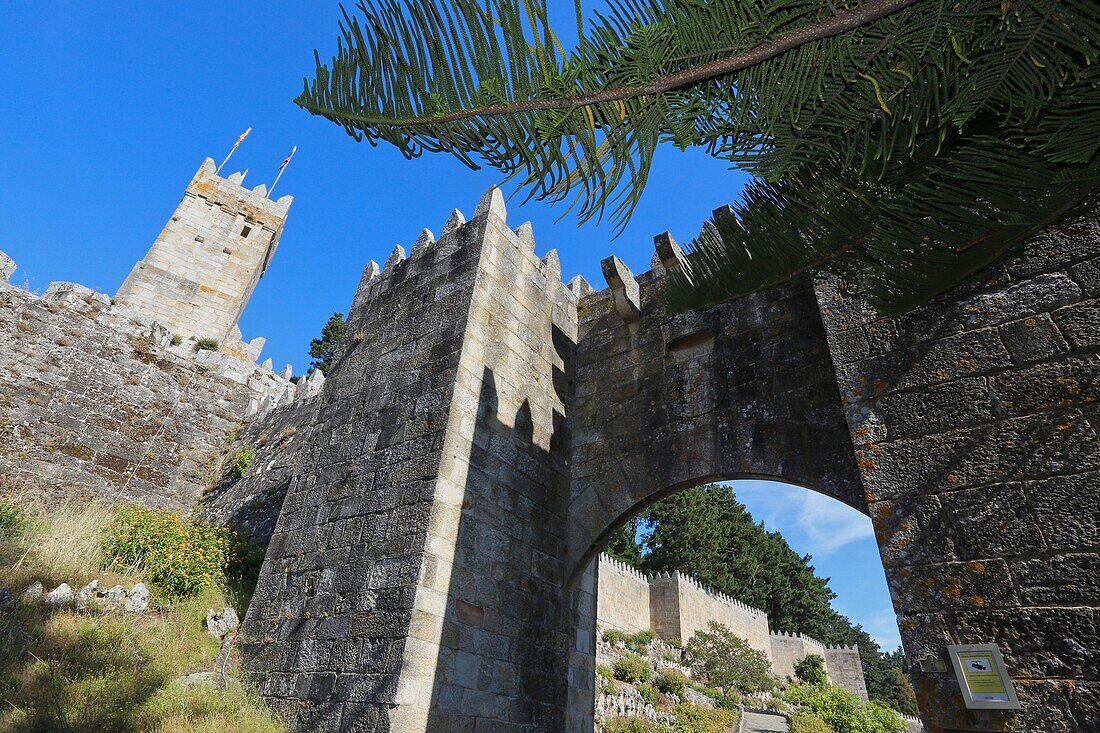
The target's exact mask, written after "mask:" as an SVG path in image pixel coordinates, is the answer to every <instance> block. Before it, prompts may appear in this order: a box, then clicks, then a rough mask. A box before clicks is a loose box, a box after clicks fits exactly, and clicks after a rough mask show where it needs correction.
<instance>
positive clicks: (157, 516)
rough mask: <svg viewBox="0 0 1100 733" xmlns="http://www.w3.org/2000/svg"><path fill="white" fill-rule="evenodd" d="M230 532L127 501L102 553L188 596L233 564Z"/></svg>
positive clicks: (123, 569)
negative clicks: (128, 504)
mask: <svg viewBox="0 0 1100 733" xmlns="http://www.w3.org/2000/svg"><path fill="white" fill-rule="evenodd" d="M230 548H231V534H230V532H229V531H228V530H226V529H223V528H221V527H215V526H213V525H211V524H207V523H205V522H198V521H192V520H189V519H180V518H179V517H178V516H176V515H175V514H172V513H171V512H162V511H157V510H154V509H144V508H141V507H136V506H126V507H123V508H121V509H119V510H118V513H117V514H116V515H115V519H114V522H113V523H112V525H111V526H110V527H109V528H108V530H107V534H106V536H105V538H104V540H103V549H104V555H105V557H106V558H108V562H109V563H110V565H111V566H112V567H114V568H116V569H118V570H119V571H120V572H126V571H129V570H131V569H134V568H139V569H140V570H141V571H142V572H143V573H144V574H145V575H146V577H148V578H149V580H151V581H152V582H153V583H156V584H157V585H158V586H160V587H161V588H162V589H164V590H165V591H166V592H168V593H170V594H172V595H176V596H189V595H194V594H195V593H197V592H199V591H200V590H201V589H202V588H203V587H205V586H208V585H211V584H213V583H215V582H218V581H221V580H222V579H223V578H224V576H225V571H226V568H227V566H228V564H229V555H230Z"/></svg>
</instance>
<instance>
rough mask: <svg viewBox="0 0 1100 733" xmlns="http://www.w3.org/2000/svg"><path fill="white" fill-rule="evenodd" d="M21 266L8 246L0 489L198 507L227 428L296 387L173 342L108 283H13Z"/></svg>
mask: <svg viewBox="0 0 1100 733" xmlns="http://www.w3.org/2000/svg"><path fill="white" fill-rule="evenodd" d="M14 269H15V265H14V263H13V262H12V261H11V260H10V258H8V257H7V256H5V255H0V435H2V438H0V489H4V490H18V491H29V492H31V493H33V494H36V495H39V496H42V497H45V498H51V497H52V498H57V497H62V496H64V497H67V498H74V497H87V498H98V499H102V500H107V501H130V502H139V503H142V504H145V505H148V506H153V507H159V508H165V509H171V510H173V511H179V512H187V511H189V510H190V509H191V508H192V507H194V506H195V504H196V501H197V500H198V498H199V497H200V496H201V494H202V493H203V491H204V490H205V489H206V488H207V487H208V486H209V485H211V483H212V482H213V480H214V479H215V478H216V477H215V476H214V475H213V474H214V472H215V471H216V470H217V466H218V462H219V457H220V456H221V454H222V453H223V451H224V446H225V444H226V437H227V436H228V435H230V434H232V433H233V431H235V430H237V429H238V428H239V427H240V426H241V424H242V422H243V420H244V418H245V416H246V415H247V414H248V413H249V412H250V411H251V412H255V411H257V410H259V409H261V406H264V407H270V406H272V405H273V404H274V403H275V402H276V401H277V400H278V399H280V398H282V399H290V397H291V395H292V394H293V392H292V390H293V389H294V385H292V384H290V383H289V382H288V381H287V380H286V379H285V378H283V377H282V376H280V375H277V374H274V373H273V372H272V371H271V370H270V369H269V368H266V367H263V368H261V367H258V366H256V365H255V364H252V363H249V362H246V361H242V360H240V359H237V358H234V357H232V356H229V355H227V354H224V353H220V352H215V351H199V352H195V351H193V350H192V349H191V347H190V346H189V345H188V344H186V343H181V344H176V345H173V344H172V334H171V333H169V332H168V331H167V330H166V329H164V328H162V327H160V326H158V325H156V324H143V323H139V322H136V321H134V320H133V319H132V317H131V316H132V314H131V313H130V312H129V311H127V310H126V309H123V308H120V307H116V306H113V305H112V304H111V300H110V298H108V297H107V296H106V295H103V294H102V293H96V292H94V291H92V290H89V289H88V288H85V287H82V286H80V285H74V284H71V283H53V284H51V285H50V286H49V287H48V288H47V290H46V292H45V293H44V294H43V295H42V296H41V297H38V296H36V295H34V294H32V293H29V292H27V291H25V290H22V289H20V288H17V287H14V286H12V285H10V284H8V277H9V276H10V275H11V272H12V271H13V270H14Z"/></svg>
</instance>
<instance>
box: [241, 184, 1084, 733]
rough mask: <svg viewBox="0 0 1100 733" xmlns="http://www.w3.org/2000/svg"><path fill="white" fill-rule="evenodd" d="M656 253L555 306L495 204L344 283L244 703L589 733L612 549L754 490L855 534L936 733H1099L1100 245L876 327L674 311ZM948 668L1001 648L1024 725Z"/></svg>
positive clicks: (665, 257) (615, 269)
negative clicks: (333, 353) (335, 346)
mask: <svg viewBox="0 0 1100 733" xmlns="http://www.w3.org/2000/svg"><path fill="white" fill-rule="evenodd" d="M656 245H657V246H656V250H657V255H656V256H655V258H654V262H653V265H652V269H651V270H650V272H647V273H643V274H641V275H639V276H635V275H633V274H632V273H631V272H630V270H629V269H628V268H627V267H626V265H625V264H624V263H622V262H621V261H619V260H618V259H617V258H608V259H607V260H605V261H604V263H603V270H604V274H605V277H606V279H607V282H608V286H609V287H608V288H607V289H605V290H602V291H599V292H596V291H594V290H593V289H592V288H591V287H590V286H589V285H588V284H587V283H586V282H584V280H583V279H582V278H575V279H574V280H573V281H572V282H571V283H570V285H569V286H566V285H563V284H562V281H561V272H560V270H561V268H560V265H559V263H558V259H557V255H556V253H555V252H554V251H551V252H550V253H548V254H547V255H546V256H545V257H543V258H541V259H540V258H538V257H537V256H536V255H535V254H534V240H533V236H532V234H531V230H530V227H529V225H524V226H521V227H520V228H519V229H516V230H515V231H513V230H512V229H510V228H509V227H508V225H507V223H506V221H505V209H504V203H503V199H502V197H501V194H500V192H499V191H498V190H496V189H492V190H490V192H489V193H487V194H486V196H485V197H484V198H483V199H482V201H481V202H480V203H479V204H478V207H477V210H476V211H475V213H474V216H473V218H472V219H471V221H470V222H468V223H467V222H465V221H464V220H463V218H462V215H461V214H459V213H458V212H455V213H454V214H453V215H452V216H451V218H450V219H449V220H448V222H447V224H446V225H445V227H444V229H443V232H442V234H441V236H440V238H439V239H438V241H436V240H435V239H434V237H433V235H432V234H431V233H430V232H428V231H427V230H425V231H424V232H423V233H422V234H421V236H420V238H419V239H418V240H417V242H416V245H415V246H414V247H413V249H412V252H411V253H409V255H408V257H406V255H405V252H404V250H402V249H401V248H400V247H397V248H396V249H395V250H394V253H393V254H392V255H391V256H390V258H389V260H388V261H387V262H386V264H385V266H384V267H383V268H381V270H379V268H378V267H377V266H376V265H374V264H373V263H372V264H371V266H368V268H367V270H366V272H365V273H364V275H363V280H362V281H361V283H360V286H359V288H358V291H357V293H356V296H355V300H354V302H353V305H352V308H351V312H350V314H349V318H348V326H347V330H346V335H345V337H344V341H343V343H342V345H341V347H340V351H339V354H338V355H337V358H336V361H335V363H334V365H333V367H332V369H331V370H330V373H329V374H328V375H327V376H328V379H327V380H326V381H325V383H324V385H323V387H322V388H321V392H320V395H319V396H318V397H317V399H318V403H317V404H316V406H315V408H313V409H311V410H310V411H308V414H309V415H310V420H312V424H311V425H310V426H308V427H309V429H308V430H302V431H299V434H301V435H304V436H305V437H304V438H303V440H304V441H305V442H304V443H301V444H296V445H295V447H294V449H293V450H294V451H295V458H294V460H293V461H288V462H287V465H288V466H290V468H289V469H287V470H288V475H289V476H290V478H289V488H288V490H287V494H286V498H285V501H284V502H283V504H282V509H281V512H280V514H279V518H278V521H277V523H276V525H275V529H274V533H273V535H272V537H271V541H270V545H269V547H268V550H267V556H266V559H265V562H264V566H263V570H262V573H261V576H260V580H259V583H258V585H257V588H256V593H255V596H254V598H253V602H252V605H251V607H250V609H249V612H248V615H247V617H246V619H245V622H244V627H243V631H242V636H241V638H242V654H243V657H244V661H245V665H246V668H247V669H248V670H250V671H251V673H252V674H253V676H254V678H255V680H256V681H257V683H258V684H259V688H260V692H261V694H262V695H263V697H264V698H265V699H266V700H267V701H268V702H269V703H270V704H271V705H272V706H273V707H274V708H275V709H276V710H277V711H279V712H280V713H282V714H284V715H285V716H286V717H287V719H288V720H289V721H290V723H291V725H292V727H293V728H294V729H295V730H299V731H333V732H335V731H341V732H343V731H364V732H370V733H377V732H381V731H394V732H400V733H426V732H427V731H430V732H431V733H452V732H459V731H470V732H472V733H489V732H492V733H497V732H499V733H520V732H521V731H522V732H524V733H535V732H539V733H542V732H546V733H565V732H566V731H568V732H569V733H588V732H589V731H591V729H592V713H593V695H594V692H593V685H594V675H593V665H594V652H595V638H594V625H595V616H596V604H595V591H596V588H595V584H596V574H595V572H594V568H593V565H594V562H593V560H594V559H595V558H596V557H597V555H598V553H599V551H600V549H601V548H602V546H603V544H604V542H605V541H606V539H607V538H608V537H609V536H610V535H611V534H612V533H613V532H614V531H615V530H616V528H617V527H619V526H620V525H621V524H622V523H623V522H625V521H627V520H628V519H629V518H631V517H632V516H633V515H634V514H636V513H637V512H638V511H640V510H641V509H642V508H644V507H645V506H646V505H648V504H650V503H652V502H654V501H657V500H659V499H660V498H662V497H664V496H667V495H669V494H670V493H672V492H675V491H677V490H680V489H682V488H685V487H688V486H693V485H696V484H698V483H702V482H705V481H714V480H724V479H727V480H728V479H736V478H752V477H766V478H774V479H778V480H782V481H786V482H788V483H793V484H798V485H801V486H805V487H807V488H811V489H814V490H816V491H819V492H821V493H824V494H827V495H829V496H832V497H834V498H836V499H838V500H840V501H843V502H845V503H847V504H849V505H851V506H854V507H856V508H858V509H860V510H861V511H864V512H867V513H869V514H870V515H871V517H872V519H873V521H874V524H875V530H876V535H877V538H878V542H879V546H880V549H881V551H882V559H883V564H884V566H885V568H886V572H887V576H888V579H889V582H890V587H891V592H892V595H893V600H894V605H895V609H896V610H897V612H898V615H899V625H900V627H901V631H902V638H903V640H904V644H905V651H906V654H907V657H908V658H909V660H910V663H911V664H912V665H913V669H912V670H911V675H912V676H913V678H914V681H915V685H916V687H917V692H918V697H919V700H920V705H921V710H922V714H923V716H924V720H925V724H926V730H928V731H929V733H948V732H949V731H1017V732H1019V733H1025V732H1026V733H1032V732H1034V731H1079V732H1081V733H1084V732H1085V731H1095V730H1100V680H1098V677H1100V667H1098V666H1097V660H1098V659H1100V637H1098V634H1097V618H1098V614H1100V609H1098V607H1100V581H1098V578H1100V555H1098V553H1097V540H1096V538H1097V531H1098V526H1100V498H1098V497H1100V491H1098V489H1097V478H1098V476H1100V440H1098V438H1097V432H1096V425H1097V421H1098V420H1100V407H1097V404H1098V403H1097V401H1096V400H1097V397H1100V361H1098V357H1097V350H1098V347H1100V325H1098V324H1100V300H1096V298H1097V297H1098V296H1100V275H1098V273H1100V265H1098V263H1100V229H1098V227H1097V226H1096V225H1095V224H1088V225H1084V226H1081V227H1079V228H1074V229H1069V230H1064V231H1060V232H1053V233H1050V234H1049V235H1046V236H1044V237H1042V238H1040V239H1039V240H1038V241H1036V242H1035V243H1033V245H1031V246H1030V247H1029V248H1028V250H1027V251H1026V252H1025V253H1024V254H1023V255H1022V256H1020V257H1018V258H1016V259H1015V260H1012V261H1010V262H1009V263H1007V264H1004V265H999V266H997V267H996V268H994V269H993V270H991V271H990V272H989V273H987V274H986V276H985V277H984V278H983V279H982V280H981V281H980V282H976V283H973V284H970V285H967V286H964V287H962V288H959V289H958V290H957V291H956V292H954V293H952V294H951V295H950V296H949V297H945V298H942V299H940V300H939V301H937V302H935V303H932V304H929V305H928V306H925V307H923V308H921V309H919V310H918V311H916V312H913V313H910V314H907V315H905V316H902V317H898V318H882V317H880V316H878V315H877V314H875V313H874V312H872V311H870V310H869V309H868V308H866V307H865V306H864V305H863V304H862V302H861V301H860V300H859V298H858V297H857V296H855V295H853V294H850V293H846V292H844V291H843V290H841V289H839V288H838V286H837V285H836V284H835V283H832V282H830V281H827V280H822V281H820V282H817V283H811V282H808V281H803V282H796V283H790V284H787V285H783V286H780V287H776V288H772V289H770V290H767V291H764V292H761V293H757V294H755V295H752V296H749V297H746V298H742V299H740V300H738V301H736V302H733V303H729V304H725V305H722V306H718V307H714V308H709V309H703V310H699V311H694V312H690V313H684V314H677V315H671V314H668V313H666V312H665V310H664V307H663V304H662V302H661V298H660V295H661V290H662V289H663V287H664V283H665V282H666V279H665V273H666V271H667V269H668V268H674V267H683V266H685V265H684V263H685V260H686V257H685V255H684V253H683V252H682V251H681V250H680V248H679V247H678V246H677V245H676V243H675V242H674V241H672V239H671V238H670V237H668V236H667V235H663V236H661V237H658V239H657V242H656ZM271 419H275V418H271ZM246 483H247V482H246ZM952 644H995V645H997V646H998V647H999V649H1000V651H1001V653H1002V655H1003V658H1004V661H1005V664H1006V666H1007V670H1008V672H1009V674H1010V675H1011V676H1012V679H1013V684H1014V687H1015V689H1016V693H1017V694H1018V697H1019V700H1020V702H1021V709H1019V710H1015V711H982V710H969V709H967V708H966V707H965V705H964V703H963V699H962V695H961V694H960V691H959V688H958V683H957V682H956V680H955V676H954V674H953V672H952V671H951V664H950V661H949V658H948V651H947V647H948V645H952Z"/></svg>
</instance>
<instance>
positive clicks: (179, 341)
mask: <svg viewBox="0 0 1100 733" xmlns="http://www.w3.org/2000/svg"><path fill="white" fill-rule="evenodd" d="M182 343H183V337H182V336H180V335H179V334H178V333H177V334H173V335H172V345H173V346H179V345H180V344H182Z"/></svg>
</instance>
